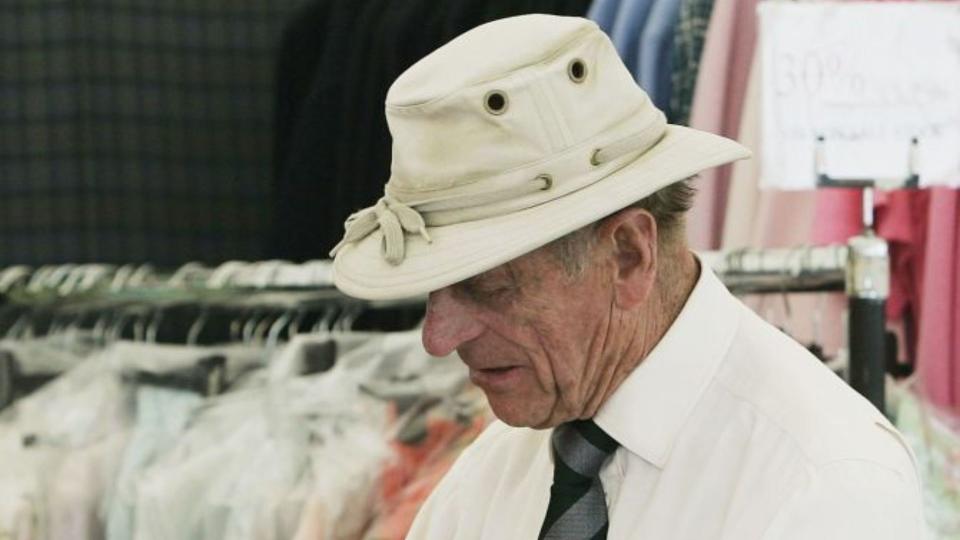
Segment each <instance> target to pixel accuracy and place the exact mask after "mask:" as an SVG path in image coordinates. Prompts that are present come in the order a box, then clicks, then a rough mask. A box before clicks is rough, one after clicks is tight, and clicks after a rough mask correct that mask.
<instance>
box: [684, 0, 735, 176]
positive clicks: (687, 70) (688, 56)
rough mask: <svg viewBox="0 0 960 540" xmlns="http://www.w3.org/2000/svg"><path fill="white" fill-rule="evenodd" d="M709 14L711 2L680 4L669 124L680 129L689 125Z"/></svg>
mask: <svg viewBox="0 0 960 540" xmlns="http://www.w3.org/2000/svg"><path fill="white" fill-rule="evenodd" d="M712 12H713V0H681V2H680V21H679V22H678V23H677V30H676V33H675V35H674V40H673V74H672V76H671V85H672V89H673V90H672V92H671V94H670V112H671V115H672V120H671V122H672V123H675V124H679V125H682V126H686V125H689V124H690V107H691V106H692V105H693V93H694V88H695V86H696V83H697V73H698V72H699V70H700V55H701V54H702V52H703V42H704V40H705V38H706V35H707V27H708V26H709V25H710V14H711V13H712ZM741 162H742V161H738V162H737V163H741Z"/></svg>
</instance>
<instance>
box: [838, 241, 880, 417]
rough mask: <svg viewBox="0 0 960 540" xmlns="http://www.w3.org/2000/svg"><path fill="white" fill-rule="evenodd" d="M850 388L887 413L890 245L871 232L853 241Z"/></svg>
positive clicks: (849, 282)
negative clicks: (885, 370)
mask: <svg viewBox="0 0 960 540" xmlns="http://www.w3.org/2000/svg"><path fill="white" fill-rule="evenodd" d="M848 245H849V247H850V251H849V257H848V259H847V279H846V281H847V285H846V288H847V296H848V297H849V307H850V326H849V328H850V332H849V343H848V349H849V351H850V381H849V382H850V386H852V387H853V388H854V390H856V391H857V392H860V393H861V394H862V395H863V396H864V397H866V398H867V399H868V400H870V402H871V403H873V404H874V406H876V407H877V408H878V409H880V411H881V412H885V402H884V401H885V400H884V367H885V364H886V341H885V340H886V338H885V332H886V312H885V310H886V304H887V297H888V296H889V294H890V258H889V254H888V249H887V242H886V241H885V240H884V239H883V238H880V237H878V236H876V235H875V234H874V233H873V231H872V230H871V229H867V230H866V231H865V232H864V233H863V234H862V235H859V236H854V237H853V238H851V239H850V241H849V244H848Z"/></svg>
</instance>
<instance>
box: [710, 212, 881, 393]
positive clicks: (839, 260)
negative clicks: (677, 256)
mask: <svg viewBox="0 0 960 540" xmlns="http://www.w3.org/2000/svg"><path fill="white" fill-rule="evenodd" d="M701 260H702V261H703V262H704V263H705V264H708V265H710V266H711V267H712V268H713V269H714V270H715V271H716V272H717V274H718V275H719V276H720V278H721V280H722V281H723V282H724V284H726V285H727V287H728V288H729V289H730V290H731V291H732V292H734V293H742V294H748V293H749V294H776V293H791V292H839V291H843V292H845V293H846V295H847V298H848V329H849V332H848V344H847V349H848V351H849V358H850V364H849V383H850V386H852V387H853V388H854V389H855V390H856V391H857V392H859V393H860V394H862V395H863V396H864V397H866V398H867V399H868V400H870V402H871V403H873V404H874V405H875V406H876V407H877V408H878V409H880V410H881V411H885V401H884V393H885V389H884V373H885V366H886V354H887V350H886V312H885V309H886V301H887V297H888V296H889V291H890V270H889V268H890V261H889V255H888V247H887V243H886V241H885V240H883V239H882V238H879V237H877V236H876V235H875V234H873V232H872V231H870V230H867V231H866V232H864V233H863V234H861V235H859V236H854V237H853V238H851V239H850V240H849V242H848V243H847V244H846V245H833V246H824V247H802V248H793V249H769V250H752V249H745V250H736V251H729V252H706V253H703V254H701Z"/></svg>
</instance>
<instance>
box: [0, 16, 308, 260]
mask: <svg viewBox="0 0 960 540" xmlns="http://www.w3.org/2000/svg"><path fill="white" fill-rule="evenodd" d="M302 3H303V2H302V0H270V1H269V2H265V1H262V0H164V1H160V2H157V1H152V0H83V1H74V0H4V1H3V2H0V266H2V265H9V264H14V263H18V264H31V265H35V264H59V263H68V262H73V263H82V262H103V263H127V262H151V263H154V264H157V265H168V266H174V265H180V264H183V263H184V262H187V261H191V260H195V261H200V262H217V261H222V260H226V259H230V258H244V259H256V258H258V257H260V256H262V251H263V244H264V242H265V238H266V236H267V234H268V228H269V226H270V224H269V221H270V216H269V210H270V206H269V196H270V192H269V186H270V182H271V174H272V172H271V152H272V146H273V135H272V123H273V100H274V95H273V78H274V71H275V63H276V61H275V56H276V50H277V47H278V42H279V39H280V33H281V29H282V25H283V24H284V20H285V18H286V17H287V16H288V15H289V14H290V13H291V12H292V11H293V10H294V9H295V8H296V6H298V5H300V4H302Z"/></svg>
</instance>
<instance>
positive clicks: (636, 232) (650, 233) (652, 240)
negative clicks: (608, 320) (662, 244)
mask: <svg viewBox="0 0 960 540" xmlns="http://www.w3.org/2000/svg"><path fill="white" fill-rule="evenodd" d="M597 234H598V235H599V238H598V240H599V241H600V243H601V244H606V245H608V246H610V247H611V248H612V249H611V250H610V251H609V254H610V257H611V262H612V263H613V264H612V266H613V268H614V277H613V286H614V297H615V301H616V304H617V307H619V308H620V309H623V310H630V309H633V308H635V307H637V306H639V305H642V304H643V303H644V302H645V301H646V300H647V298H648V297H649V296H650V293H651V291H653V287H654V283H655V281H656V277H657V255H658V252H657V234H658V230H657V221H656V219H654V217H653V214H651V213H650V212H648V211H646V210H641V209H638V208H627V209H625V210H621V211H620V212H617V213H616V214H614V215H612V216H610V217H608V218H606V219H605V220H604V221H603V223H601V225H600V228H599V230H598V231H597Z"/></svg>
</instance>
